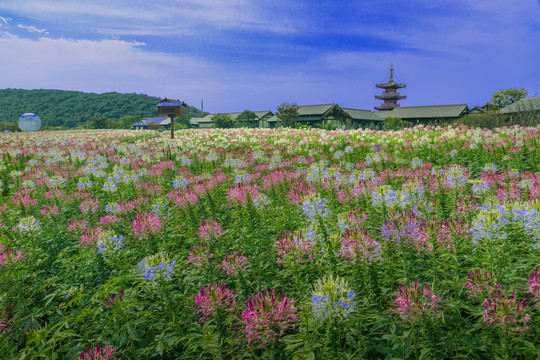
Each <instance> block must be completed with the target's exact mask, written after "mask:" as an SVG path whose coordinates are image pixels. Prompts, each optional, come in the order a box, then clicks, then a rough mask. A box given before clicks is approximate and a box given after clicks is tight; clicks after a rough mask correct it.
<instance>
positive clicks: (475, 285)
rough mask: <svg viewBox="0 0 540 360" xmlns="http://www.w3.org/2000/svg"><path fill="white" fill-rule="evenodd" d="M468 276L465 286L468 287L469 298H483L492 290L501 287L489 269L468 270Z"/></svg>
mask: <svg viewBox="0 0 540 360" xmlns="http://www.w3.org/2000/svg"><path fill="white" fill-rule="evenodd" d="M468 277H469V279H468V280H467V282H466V283H465V287H466V288H467V289H469V299H473V298H477V299H480V298H485V297H487V296H489V294H490V293H491V291H492V290H495V289H500V288H501V285H500V284H497V283H496V282H495V281H494V279H493V274H492V273H491V271H490V272H488V271H487V270H486V269H483V271H482V270H474V271H469V275H468Z"/></svg>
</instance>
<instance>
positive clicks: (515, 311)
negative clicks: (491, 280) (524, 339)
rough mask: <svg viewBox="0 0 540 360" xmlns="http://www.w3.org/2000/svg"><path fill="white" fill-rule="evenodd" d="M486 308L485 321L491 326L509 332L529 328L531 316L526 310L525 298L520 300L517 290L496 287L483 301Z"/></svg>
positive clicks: (483, 316) (483, 313)
mask: <svg viewBox="0 0 540 360" xmlns="http://www.w3.org/2000/svg"><path fill="white" fill-rule="evenodd" d="M482 306H484V307H485V308H486V309H485V310H484V312H482V318H483V321H482V322H483V323H484V324H487V325H489V326H494V327H501V328H504V329H505V331H508V332H516V331H517V332H523V331H526V330H529V326H528V323H529V322H530V321H531V317H530V315H529V314H528V313H526V312H525V310H526V306H525V299H523V300H518V299H517V297H516V294H515V292H513V291H512V293H511V294H509V293H508V291H507V290H504V291H501V290H500V289H494V290H492V291H491V294H490V296H489V297H488V298H487V299H485V300H484V302H483V303H482Z"/></svg>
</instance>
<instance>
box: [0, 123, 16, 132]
mask: <svg viewBox="0 0 540 360" xmlns="http://www.w3.org/2000/svg"><path fill="white" fill-rule="evenodd" d="M6 130H7V131H11V132H14V131H20V129H19V125H17V124H16V123H14V122H5V123H1V124H0V131H6Z"/></svg>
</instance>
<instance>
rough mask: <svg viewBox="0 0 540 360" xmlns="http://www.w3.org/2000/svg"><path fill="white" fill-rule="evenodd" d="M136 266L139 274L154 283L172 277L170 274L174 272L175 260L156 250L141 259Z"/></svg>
mask: <svg viewBox="0 0 540 360" xmlns="http://www.w3.org/2000/svg"><path fill="white" fill-rule="evenodd" d="M138 266H139V269H140V272H141V276H142V277H143V278H144V279H146V280H148V281H152V284H153V285H155V284H156V283H157V281H168V280H171V279H172V276H171V275H172V274H174V268H175V267H176V262H175V261H174V260H173V261H171V260H169V257H168V256H167V255H166V254H165V253H163V252H158V253H157V254H154V255H149V256H147V257H145V258H144V259H142V260H141V261H140V262H139V264H138Z"/></svg>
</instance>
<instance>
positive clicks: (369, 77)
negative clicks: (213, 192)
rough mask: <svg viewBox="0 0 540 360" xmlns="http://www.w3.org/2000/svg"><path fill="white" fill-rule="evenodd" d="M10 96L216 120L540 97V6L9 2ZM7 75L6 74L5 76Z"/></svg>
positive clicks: (4, 18)
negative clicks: (111, 102) (395, 100)
mask: <svg viewBox="0 0 540 360" xmlns="http://www.w3.org/2000/svg"><path fill="white" fill-rule="evenodd" d="M0 49H2V56H0V66H1V68H2V69H4V71H3V74H2V76H1V77H0V88H8V87H9V88H22V89H63V90H78V91H85V92H97V93H101V92H110V91H116V92H122V93H144V94H149V95H153V96H157V97H170V98H179V99H182V100H184V101H186V102H187V103H188V104H190V105H193V106H196V107H199V108H200V104H201V99H204V110H205V111H209V112H211V113H217V112H233V111H242V110H244V109H250V110H275V109H276V107H277V106H278V105H279V104H280V103H282V102H294V103H297V104H299V105H309V104H322V103H337V104H339V105H340V106H342V107H352V108H359V109H368V110H372V109H373V106H377V105H379V104H380V101H379V100H376V99H375V98H374V95H375V94H378V93H379V92H380V90H378V89H376V88H375V84H376V83H381V82H386V81H387V80H388V76H389V70H388V69H389V66H390V63H394V68H395V69H396V71H395V76H396V78H397V80H399V81H401V82H404V83H406V84H407V88H406V89H404V90H402V91H401V93H402V94H403V95H407V99H405V100H402V101H401V105H402V106H418V105H442V104H461V103H465V104H468V105H469V107H472V106H475V105H483V104H485V103H486V102H487V101H489V99H490V95H491V94H492V93H493V92H495V91H496V90H498V89H505V88H510V87H517V88H522V87H523V88H525V89H526V90H528V91H529V95H530V96H534V95H540V66H539V64H540V1H539V0H513V1H512V0H453V1H447V0H440V1H436V0H431V1H428V0H408V1H398V0H387V1H341V0H333V1H331V0H319V1H316V0H312V1H308V0H296V1H290V0H289V1H286V0H272V1H268V0H255V1H247V0H185V1H184V0H176V1H175V0H153V1H147V0H130V1H117V0H107V1H104V0H85V1H82V0H0ZM6 69H9V70H6Z"/></svg>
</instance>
